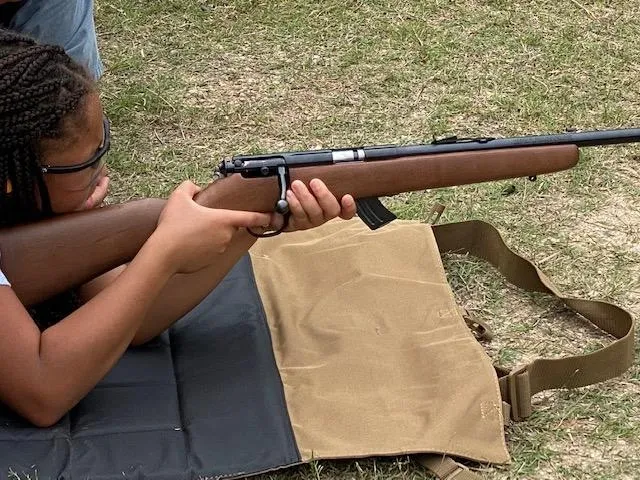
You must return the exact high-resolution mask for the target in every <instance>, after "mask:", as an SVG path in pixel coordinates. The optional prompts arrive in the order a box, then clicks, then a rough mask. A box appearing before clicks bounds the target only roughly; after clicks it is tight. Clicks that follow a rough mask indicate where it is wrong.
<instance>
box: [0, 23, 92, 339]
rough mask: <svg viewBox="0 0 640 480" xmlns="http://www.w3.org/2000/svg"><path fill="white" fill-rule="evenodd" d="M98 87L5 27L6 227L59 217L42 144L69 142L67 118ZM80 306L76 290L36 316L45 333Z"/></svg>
mask: <svg viewBox="0 0 640 480" xmlns="http://www.w3.org/2000/svg"><path fill="white" fill-rule="evenodd" d="M94 88H95V87H94V84H93V81H92V80H91V77H90V76H89V74H88V73H87V72H86V70H84V69H83V68H82V67H81V66H80V65H78V64H76V63H75V62H74V61H73V60H72V59H71V58H70V57H69V56H68V55H67V54H66V53H65V51H64V50H63V49H62V48H60V47H57V46H53V45H43V44H38V43H37V42H35V41H34V40H32V39H31V38H29V37H26V36H23V35H20V34H17V33H14V32H11V31H9V30H5V29H1V28H0V228H4V227H10V226H14V225H18V224H22V223H29V222H33V221H36V220H39V219H42V218H45V217H48V216H51V215H53V213H52V211H51V203H50V200H49V194H48V192H47V188H46V185H45V183H44V178H43V174H42V170H41V155H42V151H41V147H40V145H41V141H42V139H45V138H47V139H48V138H63V137H64V134H65V132H64V125H63V120H64V119H65V118H68V117H69V116H70V115H80V114H81V113H82V112H83V108H82V105H83V101H84V99H85V98H86V95H87V94H88V93H90V92H92V91H93V90H94ZM78 305H79V301H78V297H77V295H76V294H75V292H66V293H64V294H61V295H58V296H57V297H54V298H52V299H50V300H48V301H46V302H43V303H42V304H40V305H37V306H35V307H32V308H31V309H30V313H31V315H32V317H33V318H34V320H35V321H36V323H37V324H38V326H39V327H40V329H41V330H44V329H45V328H47V327H48V326H50V325H51V324H53V323H55V322H57V321H58V320H60V319H62V318H64V316H66V315H68V314H69V313H70V312H71V311H72V310H73V309H75V308H76V307H77V306H78Z"/></svg>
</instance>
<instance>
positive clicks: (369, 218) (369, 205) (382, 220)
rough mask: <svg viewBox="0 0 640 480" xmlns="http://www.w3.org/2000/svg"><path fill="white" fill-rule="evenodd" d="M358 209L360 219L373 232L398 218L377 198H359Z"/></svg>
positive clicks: (357, 201)
mask: <svg viewBox="0 0 640 480" xmlns="http://www.w3.org/2000/svg"><path fill="white" fill-rule="evenodd" d="M356 207H357V213H358V217H360V219H361V220H362V221H363V222H364V223H366V224H367V226H368V227H369V228H370V229H371V230H376V229H377V228H380V227H382V226H384V225H386V224H387V223H389V222H391V221H393V220H395V219H396V218H397V217H396V216H395V215H394V214H393V213H392V212H390V211H389V210H388V209H387V207H385V206H384V205H383V204H382V202H381V201H380V200H379V199H378V198H377V197H367V198H358V199H356Z"/></svg>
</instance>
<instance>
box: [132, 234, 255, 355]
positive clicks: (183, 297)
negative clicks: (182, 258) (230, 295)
mask: <svg viewBox="0 0 640 480" xmlns="http://www.w3.org/2000/svg"><path fill="white" fill-rule="evenodd" d="M255 241H256V238H255V237H252V236H251V235H249V234H248V233H246V232H245V231H239V232H238V233H237V234H236V235H235V237H234V238H233V240H232V242H231V244H230V245H229V247H228V248H227V250H226V251H225V252H224V253H223V254H221V255H219V257H218V258H217V259H216V260H215V261H214V262H212V264H211V265H210V266H209V267H207V268H204V269H202V270H200V271H198V272H195V273H190V274H176V275H174V276H173V277H171V279H170V280H169V282H167V284H166V285H165V287H164V288H163V290H162V292H161V293H160V295H159V296H158V298H157V299H156V301H155V302H154V303H153V305H152V307H151V308H150V309H149V312H148V313H147V315H146V316H145V319H144V321H143V323H142V324H141V325H140V329H139V330H138V332H137V333H136V335H135V337H134V339H133V343H134V344H140V343H144V342H146V341H148V340H150V339H151V338H153V337H155V336H157V335H158V334H160V333H161V332H163V331H164V330H165V329H167V328H168V327H169V326H171V325H172V324H173V323H174V322H175V321H176V320H177V319H178V318H180V317H182V316H183V315H185V314H186V313H187V312H189V311H190V310H191V309H192V308H193V307H194V306H195V305H197V304H198V303H200V302H201V301H202V300H203V299H204V298H205V297H206V296H207V295H208V294H209V293H210V292H211V291H212V290H213V289H214V288H215V287H216V286H217V285H218V284H219V283H220V282H221V281H222V279H223V278H224V276H225V275H226V274H227V273H228V272H229V271H230V270H231V268H233V266H234V265H235V264H236V263H237V262H238V261H239V260H240V258H242V256H243V255H244V254H245V253H246V252H247V250H249V248H250V247H251V246H252V245H253V244H254V243H255Z"/></svg>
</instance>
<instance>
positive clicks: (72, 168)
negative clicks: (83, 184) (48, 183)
mask: <svg viewBox="0 0 640 480" xmlns="http://www.w3.org/2000/svg"><path fill="white" fill-rule="evenodd" d="M110 125H111V124H110V122H109V119H108V118H107V117H106V116H105V117H103V119H102V128H103V131H104V134H103V135H104V136H103V139H102V144H101V145H100V147H98V150H96V152H95V153H94V154H93V155H92V156H91V158H90V159H89V160H87V161H86V162H82V163H79V164H77V165H56V166H52V165H42V167H41V169H42V173H53V174H61V173H75V172H79V171H81V170H84V169H85V168H90V167H93V166H94V165H96V164H98V162H100V160H101V159H102V157H103V156H104V155H105V154H106V153H107V152H108V151H109V148H110V147H111V128H110Z"/></svg>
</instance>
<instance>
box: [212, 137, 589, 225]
mask: <svg viewBox="0 0 640 480" xmlns="http://www.w3.org/2000/svg"><path fill="white" fill-rule="evenodd" d="M578 159H579V150H578V147H577V146H575V145H554V146H544V147H524V148H510V149H503V150H480V151H474V152H455V153H439V154H431V155H417V156H411V157H401V158H397V159H393V160H378V161H364V162H344V163H336V164H333V165H319V166H308V167H303V166H301V167H296V168H292V169H290V177H291V181H293V180H301V181H303V182H304V183H308V182H309V181H310V180H311V179H313V178H319V179H321V180H322V181H323V182H324V183H325V184H326V185H327V187H328V188H329V190H331V192H332V193H333V194H334V195H335V196H336V197H337V198H340V197H341V196H343V195H346V194H351V195H353V196H354V198H364V197H382V196H391V195H396V194H398V193H402V192H411V191H417V190H425V189H430V188H441V187H449V186H454V185H466V184H471V183H480V182H488V181H495V180H503V179H508V178H518V177H531V176H535V175H541V174H545V173H553V172H558V171H561V170H566V169H569V168H571V167H573V166H575V165H576V163H577V162H578ZM200 195H202V196H203V197H204V198H205V199H206V200H205V202H204V203H205V204H206V205H208V206H212V207H215V208H225V209H231V210H250V211H263V212H268V211H271V210H273V206H274V204H275V202H276V201H277V199H278V195H279V188H278V182H277V179H276V178H275V177H267V178H244V177H242V176H241V175H240V174H237V173H236V174H233V175H230V176H229V177H225V178H222V179H219V180H217V181H215V182H214V183H213V184H212V185H211V187H210V188H208V189H207V190H205V191H203V192H201V193H200Z"/></svg>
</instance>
